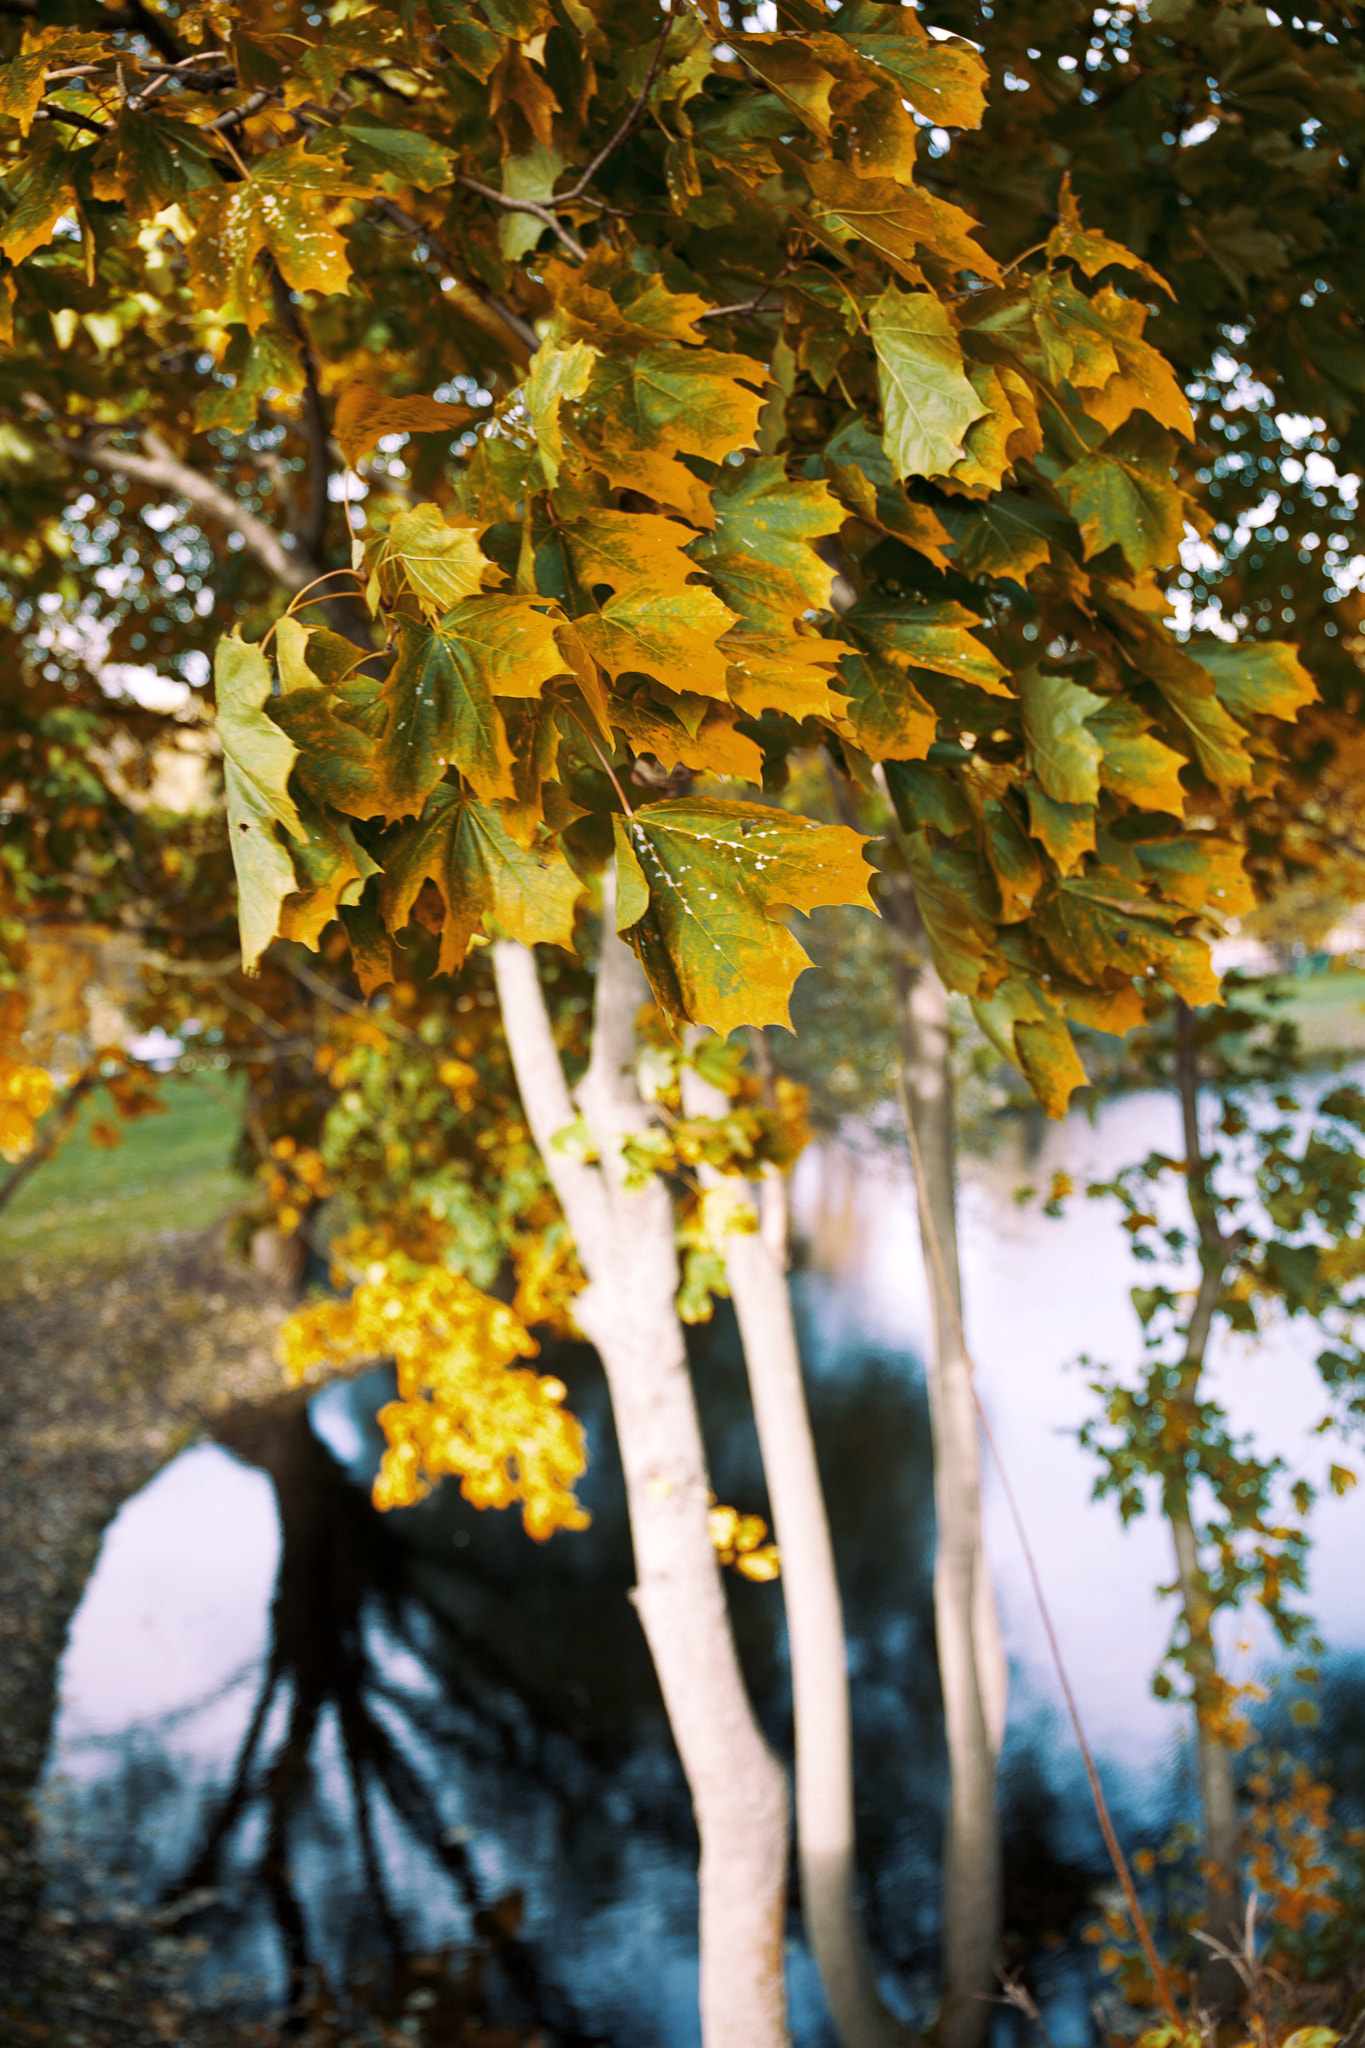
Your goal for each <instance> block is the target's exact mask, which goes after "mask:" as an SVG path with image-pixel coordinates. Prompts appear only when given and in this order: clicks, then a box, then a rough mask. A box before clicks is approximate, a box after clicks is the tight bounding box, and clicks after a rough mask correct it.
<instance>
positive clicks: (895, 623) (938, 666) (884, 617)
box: [842, 602, 1009, 697]
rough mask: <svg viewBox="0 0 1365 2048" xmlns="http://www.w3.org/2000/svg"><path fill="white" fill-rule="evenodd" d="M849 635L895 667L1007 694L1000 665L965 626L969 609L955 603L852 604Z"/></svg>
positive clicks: (972, 619) (971, 622)
mask: <svg viewBox="0 0 1365 2048" xmlns="http://www.w3.org/2000/svg"><path fill="white" fill-rule="evenodd" d="M842 623H843V628H844V631H845V633H847V634H848V635H849V636H850V637H851V638H853V639H854V640H856V641H858V642H859V643H860V644H861V645H863V646H864V647H866V648H868V649H869V650H870V651H871V652H872V653H874V654H877V655H879V656H880V657H881V658H882V659H883V660H884V661H887V662H890V663H892V664H893V665H894V666H896V667H899V668H921V669H931V670H933V671H934V672H935V673H936V674H938V675H944V676H955V677H957V679H958V680H959V681H960V682H964V683H971V684H973V685H974V686H975V688H977V689H978V690H985V691H986V692H987V693H988V695H990V696H992V697H1005V696H1008V695H1009V688H1008V685H1007V684H1006V682H1005V680H1004V678H1005V674H1006V669H1005V664H1004V663H1003V662H1002V661H1001V660H1000V659H999V657H998V656H997V655H994V654H992V652H991V650H990V648H989V647H987V646H986V645H985V644H984V642H982V641H980V640H978V639H977V638H976V635H975V633H973V631H972V630H971V629H972V628H973V627H974V626H980V624H981V621H980V619H978V618H977V616H976V614H975V612H969V611H968V610H967V608H966V606H965V605H960V604H951V603H949V604H925V605H887V604H879V603H875V602H867V603H862V604H856V605H854V606H853V607H852V609H851V610H850V611H847V612H845V613H844V616H843V622H842Z"/></svg>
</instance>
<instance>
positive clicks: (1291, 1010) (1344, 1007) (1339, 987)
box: [1275, 965, 1365, 1054]
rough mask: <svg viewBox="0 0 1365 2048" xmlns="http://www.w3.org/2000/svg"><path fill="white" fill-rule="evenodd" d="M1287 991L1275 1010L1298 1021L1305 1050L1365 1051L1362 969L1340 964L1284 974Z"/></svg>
mask: <svg viewBox="0 0 1365 2048" xmlns="http://www.w3.org/2000/svg"><path fill="white" fill-rule="evenodd" d="M1279 986H1280V987H1281V988H1286V989H1288V991H1289V999H1288V1001H1287V1002H1285V1003H1283V1004H1280V1003H1277V1004H1276V1005H1275V1013H1276V1015H1278V1016H1281V1017H1285V1018H1287V1019H1288V1020H1289V1022H1291V1023H1293V1024H1297V1025H1298V1027H1299V1036H1300V1039H1301V1041H1302V1044H1303V1048H1304V1051H1305V1052H1307V1053H1310V1054H1312V1053H1334V1052H1341V1053H1357V1054H1358V1053H1363V1052H1365V970H1362V969H1361V968H1359V967H1350V966H1346V965H1342V966H1339V967H1327V968H1318V969H1317V970H1316V971H1315V972H1313V973H1311V974H1304V975H1287V976H1286V977H1285V978H1284V979H1283V980H1282V981H1281V982H1280V984H1279Z"/></svg>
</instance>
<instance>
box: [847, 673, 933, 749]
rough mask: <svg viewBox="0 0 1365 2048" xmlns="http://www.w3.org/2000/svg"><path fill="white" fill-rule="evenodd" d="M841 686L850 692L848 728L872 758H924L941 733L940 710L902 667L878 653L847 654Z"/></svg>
mask: <svg viewBox="0 0 1365 2048" xmlns="http://www.w3.org/2000/svg"><path fill="white" fill-rule="evenodd" d="M839 677H840V681H839V688H840V689H841V690H843V691H846V692H847V694H848V709H847V711H846V712H845V714H844V718H843V726H844V727H846V729H847V731H848V734H849V737H850V738H851V739H852V740H853V742H854V744H855V745H856V746H858V747H860V748H861V749H862V751H863V753H865V754H866V755H867V756H868V758H869V759H870V760H873V761H889V760H902V761H922V760H923V759H924V757H925V755H926V754H927V753H928V751H929V749H930V747H931V746H932V745H933V744H934V741H935V739H936V738H937V737H938V713H937V712H936V711H935V710H934V708H933V706H932V705H931V704H926V703H925V701H924V699H923V697H921V695H920V693H919V691H918V690H917V689H916V688H915V686H914V684H913V683H912V682H911V680H910V678H909V676H908V675H906V674H905V672H904V670H903V669H899V668H896V667H894V666H893V664H892V663H891V662H889V661H880V660H879V659H878V658H877V656H876V655H874V654H846V655H845V656H844V658H843V660H842V661H841V662H840V664H839Z"/></svg>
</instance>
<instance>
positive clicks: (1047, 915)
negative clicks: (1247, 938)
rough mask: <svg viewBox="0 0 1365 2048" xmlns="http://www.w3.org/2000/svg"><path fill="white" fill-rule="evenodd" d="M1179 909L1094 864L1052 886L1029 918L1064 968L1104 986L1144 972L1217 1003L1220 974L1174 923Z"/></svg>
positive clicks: (1191, 997) (1192, 999)
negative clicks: (1085, 872)
mask: <svg viewBox="0 0 1365 2048" xmlns="http://www.w3.org/2000/svg"><path fill="white" fill-rule="evenodd" d="M1180 915H1182V913H1181V912H1179V911H1167V910H1163V909H1162V907H1161V906H1160V905H1159V904H1155V903H1152V902H1151V901H1150V900H1148V901H1144V900H1142V899H1141V898H1139V897H1136V896H1135V895H1134V894H1133V893H1132V890H1131V888H1130V887H1129V885H1128V884H1127V883H1126V882H1125V880H1124V878H1123V877H1122V876H1121V875H1116V874H1111V873H1106V872H1105V871H1104V870H1099V871H1097V872H1096V873H1094V874H1092V875H1089V876H1087V877H1085V878H1084V879H1083V880H1081V879H1076V880H1065V881H1061V882H1058V883H1057V884H1056V886H1055V887H1054V888H1052V889H1050V890H1049V891H1048V892H1047V894H1046V896H1045V897H1044V898H1043V900H1042V902H1041V903H1040V904H1039V907H1038V912H1037V916H1036V920H1035V926H1036V930H1037V932H1038V936H1039V938H1040V939H1041V940H1042V942H1043V944H1044V945H1045V946H1046V947H1047V949H1048V951H1049V953H1051V955H1052V957H1053V959H1054V960H1055V961H1056V962H1057V965H1058V966H1059V967H1060V968H1061V970H1062V972H1063V973H1064V974H1068V975H1071V976H1072V977H1073V978H1074V979H1075V980H1077V981H1079V982H1090V983H1092V984H1095V985H1098V986H1103V984H1104V983H1105V982H1106V981H1113V980H1114V978H1115V977H1116V976H1118V975H1124V976H1128V977H1131V976H1133V975H1145V974H1147V973H1148V972H1149V971H1150V972H1152V973H1155V974H1157V975H1159V976H1160V978H1161V979H1162V980H1163V981H1164V982H1166V984H1167V985H1168V987H1170V988H1173V989H1174V990H1175V992H1176V994H1177V995H1181V996H1184V998H1185V1000H1186V1002H1189V1003H1215V1002H1217V1001H1218V977H1217V976H1216V975H1215V973H1214V972H1213V969H1212V967H1211V966H1210V964H1209V952H1208V947H1207V946H1206V945H1205V944H1204V942H1203V941H1202V939H1194V938H1187V937H1185V936H1184V935H1183V934H1182V933H1180V932H1178V931H1176V930H1175V929H1174V925H1175V922H1176V920H1177V918H1178V917H1179V916H1180Z"/></svg>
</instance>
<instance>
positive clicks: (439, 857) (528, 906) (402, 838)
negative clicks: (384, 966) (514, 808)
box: [380, 783, 583, 974]
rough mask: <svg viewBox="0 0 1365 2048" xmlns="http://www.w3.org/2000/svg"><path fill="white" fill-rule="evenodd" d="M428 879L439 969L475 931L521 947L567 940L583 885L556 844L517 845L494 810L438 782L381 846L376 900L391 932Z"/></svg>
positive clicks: (453, 960) (456, 959)
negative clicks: (416, 813) (435, 912)
mask: <svg viewBox="0 0 1365 2048" xmlns="http://www.w3.org/2000/svg"><path fill="white" fill-rule="evenodd" d="M426 881H430V882H432V883H434V884H435V887H436V888H437V890H438V891H439V892H440V896H441V900H442V902H443V903H444V905H445V912H446V914H445V922H444V923H443V925H442V927H441V953H440V959H439V962H438V964H437V972H438V973H439V974H450V973H453V972H454V970H455V969H456V968H457V967H458V966H459V965H460V963H461V962H462V961H463V959H464V956H465V953H466V951H467V950H468V947H469V942H470V939H471V938H472V937H473V935H474V934H475V933H476V932H477V931H479V930H480V929H483V930H485V931H486V932H488V933H489V935H490V936H501V937H503V938H508V939H519V940H520V941H521V943H522V944H523V945H524V946H535V945H539V944H541V943H542V942H543V943H545V944H548V945H555V946H570V945H572V943H573V921H574V907H575V905H576V904H577V902H578V899H579V897H580V896H581V895H582V893H583V885H582V883H581V882H580V881H579V879H578V877H577V875H575V873H574V871H573V869H572V868H571V867H570V866H569V864H568V862H567V861H566V860H565V858H564V856H563V854H562V853H561V852H560V851H559V849H558V847H557V846H554V845H553V844H549V843H547V844H543V845H537V846H531V847H525V846H519V845H518V844H517V842H516V840H515V839H513V838H512V836H511V835H510V833H509V832H508V831H507V828H506V826H505V825H504V824H503V821H502V819H501V817H500V816H499V814H498V812H497V811H496V810H494V809H492V808H490V807H489V806H487V805H485V804H480V803H474V802H471V801H470V800H469V799H468V798H467V797H463V796H461V795H460V793H459V792H458V790H455V789H452V788H451V787H450V785H449V784H448V783H443V784H442V785H441V787H440V788H439V789H436V790H433V792H432V794H431V797H430V799H429V801H428V803H427V805H426V808H425V810H424V811H423V813H422V815H421V817H420V818H418V819H417V820H416V821H415V822H414V823H413V824H411V825H407V826H405V827H404V828H403V830H402V832H401V833H400V834H399V835H398V837H397V839H396V840H395V841H394V842H393V843H392V845H391V846H389V847H388V848H387V849H386V852H385V857H384V879H383V882H382V884H381V885H380V901H381V905H382V909H383V915H384V920H385V923H386V924H387V926H388V928H389V930H390V931H391V932H398V931H401V930H402V928H403V926H404V925H405V924H406V923H407V921H408V916H409V914H410V912H411V910H412V906H413V904H414V903H415V902H416V900H417V894H418V891H419V890H420V889H421V887H422V884H423V882H426Z"/></svg>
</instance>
